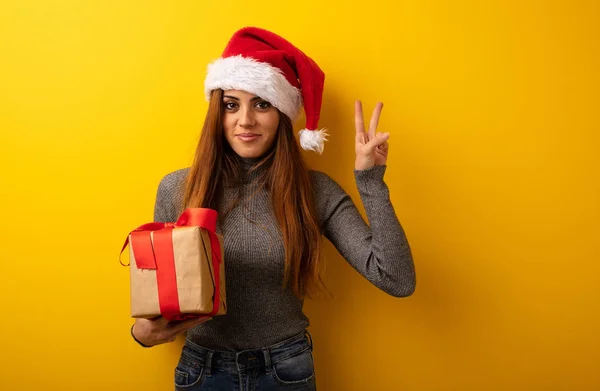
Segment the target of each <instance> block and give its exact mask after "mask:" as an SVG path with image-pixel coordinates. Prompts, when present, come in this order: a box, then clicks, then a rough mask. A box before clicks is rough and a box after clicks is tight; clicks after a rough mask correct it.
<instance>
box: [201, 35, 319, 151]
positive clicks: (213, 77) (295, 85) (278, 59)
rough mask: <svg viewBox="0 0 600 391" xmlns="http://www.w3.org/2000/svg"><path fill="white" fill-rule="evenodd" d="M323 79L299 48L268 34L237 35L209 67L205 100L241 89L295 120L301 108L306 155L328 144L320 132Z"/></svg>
mask: <svg viewBox="0 0 600 391" xmlns="http://www.w3.org/2000/svg"><path fill="white" fill-rule="evenodd" d="M324 83H325V74H324V73H323V71H322V70H321V69H320V68H319V66H318V65H317V64H316V63H315V62H314V61H313V60H312V59H311V58H310V57H308V56H307V55H306V54H304V53H303V52H302V51H301V50H300V49H298V48H297V47H295V46H294V45H292V44H291V43H290V42H288V41H287V40H285V39H284V38H282V37H280V36H278V35H277V34H274V33H272V32H270V31H267V30H264V29H260V28H256V27H245V28H243V29H241V30H239V31H237V32H236V33H235V34H234V35H233V36H232V38H231V40H230V41H229V43H228V44H227V46H226V47H225V50H224V51H223V53H222V55H221V57H220V58H219V59H217V60H216V61H214V62H212V63H211V64H209V65H208V72H207V75H206V80H205V83H204V92H205V94H206V98H207V99H208V98H209V97H210V93H211V91H212V90H215V89H217V88H220V89H223V90H230V89H231V90H243V91H246V92H249V93H252V94H256V95H258V96H260V97H261V98H262V99H264V100H266V101H268V102H269V103H271V104H272V105H273V106H274V107H276V108H277V109H279V111H281V112H282V113H284V114H286V115H287V116H288V117H290V119H291V120H292V121H295V120H296V119H297V118H298V115H299V114H300V109H301V108H302V106H304V113H305V115H306V127H305V129H302V130H301V131H300V132H299V135H300V145H301V147H302V148H303V149H305V150H312V151H316V152H319V153H322V152H323V144H324V142H325V141H326V140H327V139H326V137H327V133H326V131H325V130H324V129H321V130H318V129H317V128H318V123H319V117H320V113H321V101H322V97H323V86H324Z"/></svg>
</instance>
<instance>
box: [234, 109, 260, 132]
mask: <svg viewBox="0 0 600 391" xmlns="http://www.w3.org/2000/svg"><path fill="white" fill-rule="evenodd" d="M238 112H239V113H240V117H239V119H238V124H239V125H240V126H241V127H242V128H251V127H253V126H254V125H255V123H256V122H255V120H254V113H253V111H252V109H251V108H248V107H242V108H240V110H239V111H238Z"/></svg>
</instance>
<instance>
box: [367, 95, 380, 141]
mask: <svg viewBox="0 0 600 391" xmlns="http://www.w3.org/2000/svg"><path fill="white" fill-rule="evenodd" d="M381 110H383V103H381V102H377V105H376V106H375V109H374V110H373V116H372V117H371V123H370V124H369V136H371V137H375V132H376V131H377V125H379V116H380V115H381Z"/></svg>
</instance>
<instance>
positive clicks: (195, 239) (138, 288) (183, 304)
mask: <svg viewBox="0 0 600 391" xmlns="http://www.w3.org/2000/svg"><path fill="white" fill-rule="evenodd" d="M152 234H153V233H151V235H150V236H151V238H153V235H152ZM217 237H218V238H219V243H220V244H221V248H220V249H219V250H217V251H220V252H221V260H222V262H221V263H220V265H221V268H220V292H219V294H220V305H219V310H218V312H217V314H216V315H224V314H226V313H227V303H226V289H225V263H224V251H223V237H222V236H221V235H219V234H217ZM172 238H173V255H174V259H175V273H176V275H177V294H178V296H179V308H180V310H181V313H182V314H191V315H207V314H209V313H210V312H211V311H212V309H213V301H212V297H213V293H214V287H215V285H214V275H215V274H214V270H213V265H212V251H211V244H210V237H209V234H208V231H207V230H206V229H204V228H200V227H195V226H190V227H175V228H173V231H172ZM130 240H131V239H130ZM129 257H130V268H131V269H130V283H131V316H132V317H133V318H154V317H157V316H159V315H160V307H159V302H158V286H157V282H156V270H151V269H139V268H138V267H137V264H136V262H135V256H134V253H133V249H132V246H130V247H129Z"/></svg>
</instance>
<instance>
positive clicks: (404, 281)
mask: <svg viewBox="0 0 600 391" xmlns="http://www.w3.org/2000/svg"><path fill="white" fill-rule="evenodd" d="M386 167H387V166H375V167H373V168H371V169H367V170H355V171H354V177H355V180H356V184H357V187H358V191H359V194H360V198H361V200H362V202H363V206H364V208H365V212H366V215H367V219H368V221H369V224H370V226H369V225H367V223H366V222H365V220H364V219H363V218H362V216H361V215H360V213H359V211H358V209H357V207H356V205H355V204H354V203H353V201H352V199H351V198H350V196H349V195H348V194H347V193H346V192H345V191H344V190H343V189H342V188H341V187H340V186H339V184H337V183H336V182H335V181H334V180H333V179H331V178H330V177H329V176H327V175H326V174H324V173H321V172H313V173H314V174H313V178H314V179H313V180H314V183H315V194H316V199H317V207H318V210H319V216H320V218H321V225H322V230H323V234H324V236H325V237H326V238H327V239H329V240H330V241H331V243H332V244H333V245H334V246H335V247H336V249H337V250H338V251H339V253H340V254H341V255H342V256H343V257H344V258H345V259H346V260H347V261H348V262H349V263H350V265H352V267H353V268H354V269H356V271H358V272H359V273H360V274H362V275H363V276H364V277H365V278H366V279H367V280H369V281H370V282H371V283H373V284H374V285H375V286H377V287H378V288H379V289H381V290H383V291H384V292H386V293H388V294H390V295H392V296H395V297H405V296H410V295H411V294H412V293H413V292H414V290H415V286H416V277H415V268H414V263H413V258H412V253H411V249H410V245H409V243H408V240H407V238H406V235H405V233H404V230H403V228H402V226H401V224H400V222H399V221H398V218H397V216H396V213H395V211H394V207H393V206H392V203H391V200H390V196H389V189H388V187H387V185H386V183H385V182H384V180H383V176H384V174H385V170H386Z"/></svg>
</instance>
